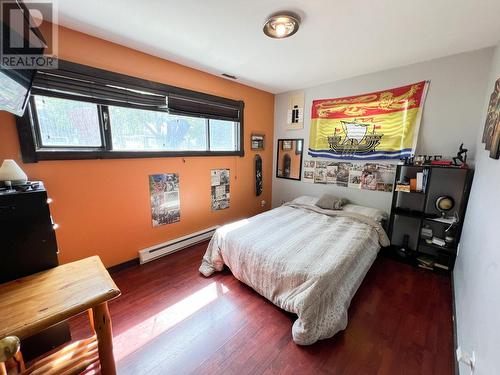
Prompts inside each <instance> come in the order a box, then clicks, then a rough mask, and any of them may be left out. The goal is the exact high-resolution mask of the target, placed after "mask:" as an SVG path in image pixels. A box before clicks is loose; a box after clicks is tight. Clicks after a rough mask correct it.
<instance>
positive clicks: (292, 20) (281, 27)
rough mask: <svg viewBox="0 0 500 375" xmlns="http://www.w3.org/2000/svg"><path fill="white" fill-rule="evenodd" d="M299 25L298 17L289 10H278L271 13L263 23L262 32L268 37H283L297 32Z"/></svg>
mask: <svg viewBox="0 0 500 375" xmlns="http://www.w3.org/2000/svg"><path fill="white" fill-rule="evenodd" d="M299 25H300V17H299V16H298V15H296V14H294V13H290V12H279V13H276V14H273V15H272V16H271V17H269V19H268V20H267V21H266V23H265V24H264V28H263V31H264V34H266V35H267V36H268V37H270V38H275V39H284V38H288V37H289V36H292V35H293V34H295V33H296V32H297V30H298V29H299Z"/></svg>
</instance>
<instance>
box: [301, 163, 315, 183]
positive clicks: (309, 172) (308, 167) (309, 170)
mask: <svg viewBox="0 0 500 375" xmlns="http://www.w3.org/2000/svg"><path fill="white" fill-rule="evenodd" d="M315 167H316V162H315V161H314V160H305V161H304V182H309V183H314V168H315Z"/></svg>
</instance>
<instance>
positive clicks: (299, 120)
mask: <svg viewBox="0 0 500 375" xmlns="http://www.w3.org/2000/svg"><path fill="white" fill-rule="evenodd" d="M302 128H304V93H303V92H301V93H296V94H294V95H290V97H289V98H288V111H287V116H286V129H287V130H297V129H302Z"/></svg>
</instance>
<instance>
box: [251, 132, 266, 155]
mask: <svg viewBox="0 0 500 375" xmlns="http://www.w3.org/2000/svg"><path fill="white" fill-rule="evenodd" d="M250 137H251V138H250V148H251V149H252V150H254V151H255V150H263V149H264V138H265V135H264V134H252V135H251V136H250Z"/></svg>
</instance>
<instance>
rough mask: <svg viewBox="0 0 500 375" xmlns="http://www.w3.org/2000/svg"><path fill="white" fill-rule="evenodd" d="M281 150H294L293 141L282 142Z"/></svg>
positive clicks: (285, 140)
mask: <svg viewBox="0 0 500 375" xmlns="http://www.w3.org/2000/svg"><path fill="white" fill-rule="evenodd" d="M281 149H282V150H285V151H289V150H291V149H292V140H291V139H284V140H283V142H281Z"/></svg>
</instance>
